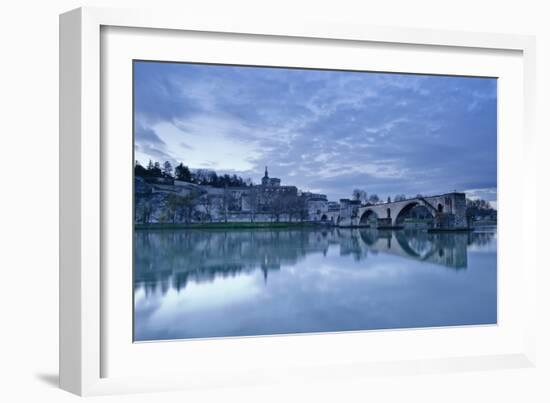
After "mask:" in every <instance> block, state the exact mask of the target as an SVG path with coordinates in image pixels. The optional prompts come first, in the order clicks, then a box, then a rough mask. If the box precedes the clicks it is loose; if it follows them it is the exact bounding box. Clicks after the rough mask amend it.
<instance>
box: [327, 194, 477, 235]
mask: <svg viewBox="0 0 550 403" xmlns="http://www.w3.org/2000/svg"><path fill="white" fill-rule="evenodd" d="M419 206H421V207H423V208H424V209H425V210H427V212H428V213H429V215H431V217H432V223H433V227H434V228H438V229H451V230H457V229H458V230H461V229H467V228H468V222H467V220H466V195H465V194H464V193H456V192H455V193H446V194H443V195H439V196H429V197H416V198H412V199H407V200H401V201H396V202H390V203H382V204H374V205H366V206H363V205H357V204H353V202H350V201H346V200H343V201H342V205H341V207H340V210H339V211H331V212H329V213H328V215H327V220H329V221H331V222H332V223H333V224H334V225H336V226H340V227H371V228H400V227H402V223H403V220H404V218H405V217H407V216H408V214H409V213H410V212H411V210H412V209H414V208H416V207H419Z"/></svg>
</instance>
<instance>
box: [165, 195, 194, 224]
mask: <svg viewBox="0 0 550 403" xmlns="http://www.w3.org/2000/svg"><path fill="white" fill-rule="evenodd" d="M196 199H197V194H196V193H193V192H191V193H189V194H188V195H186V196H180V195H177V194H175V193H170V194H169V195H168V197H167V198H166V207H167V208H168V211H169V213H170V217H171V219H172V222H173V223H175V222H179V221H182V220H183V221H184V222H185V223H186V224H188V223H190V222H191V217H192V213H193V210H194V209H195V206H196Z"/></svg>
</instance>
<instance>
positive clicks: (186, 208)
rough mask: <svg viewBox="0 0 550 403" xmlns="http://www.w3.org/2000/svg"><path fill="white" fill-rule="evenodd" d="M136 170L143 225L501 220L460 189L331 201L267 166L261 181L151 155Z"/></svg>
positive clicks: (406, 224)
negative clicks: (287, 181) (291, 182)
mask: <svg viewBox="0 0 550 403" xmlns="http://www.w3.org/2000/svg"><path fill="white" fill-rule="evenodd" d="M134 174H135V175H134V176H135V189H134V193H135V210H134V214H135V224H136V227H140V226H143V227H150V226H157V227H162V226H171V227H173V226H222V227H223V226H224V225H232V226H239V225H241V226H243V225H245V226H270V225H282V224H289V225H291V224H293V225H296V224H312V225H328V226H337V227H370V228H379V229H380V228H387V229H402V228H410V227H412V228H426V229H428V230H468V229H469V228H472V227H473V226H475V225H483V224H487V225H494V224H496V220H497V212H496V210H494V209H493V208H492V207H491V205H490V203H488V202H486V201H485V200H482V199H477V200H470V199H467V198H466V195H465V194H464V193H460V192H451V193H447V194H443V195H421V194H416V195H415V196H412V197H407V196H406V195H404V194H398V195H396V196H394V197H393V198H391V197H388V198H386V199H381V198H380V197H379V196H378V195H377V194H375V193H372V194H370V195H369V194H368V193H367V192H366V191H365V190H362V189H353V190H350V198H349V199H347V198H346V199H339V200H338V201H336V200H329V199H328V198H327V195H325V194H320V193H313V192H308V191H303V190H300V189H298V188H297V187H296V186H293V185H286V184H283V183H282V181H281V179H280V178H276V177H271V176H270V174H269V170H268V167H267V166H266V167H265V170H264V172H263V176H262V177H261V180H260V183H259V184H255V183H254V182H253V181H252V180H251V179H243V178H241V177H240V176H237V175H228V174H223V175H219V174H218V173H216V172H215V171H213V170H205V169H198V170H191V169H190V168H188V167H187V166H185V165H183V164H182V163H180V164H179V165H177V166H176V167H173V166H172V164H171V163H170V162H168V161H166V162H164V163H163V164H161V163H159V162H152V161H149V163H148V165H147V166H142V165H141V164H140V163H139V162H138V161H136V163H135V167H134Z"/></svg>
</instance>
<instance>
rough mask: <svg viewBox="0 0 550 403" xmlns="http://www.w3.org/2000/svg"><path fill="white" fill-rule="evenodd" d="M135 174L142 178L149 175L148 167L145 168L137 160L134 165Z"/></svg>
mask: <svg viewBox="0 0 550 403" xmlns="http://www.w3.org/2000/svg"><path fill="white" fill-rule="evenodd" d="M134 175H135V176H139V177H142V178H144V177H146V176H147V169H145V168H144V167H143V166H142V165H141V164H140V163H139V161H137V160H136V164H135V166H134Z"/></svg>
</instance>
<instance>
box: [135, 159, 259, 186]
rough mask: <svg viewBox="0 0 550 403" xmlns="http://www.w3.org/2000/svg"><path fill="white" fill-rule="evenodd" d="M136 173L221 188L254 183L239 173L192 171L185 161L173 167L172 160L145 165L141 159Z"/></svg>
mask: <svg viewBox="0 0 550 403" xmlns="http://www.w3.org/2000/svg"><path fill="white" fill-rule="evenodd" d="M134 174H135V176H139V177H142V178H165V179H175V180H179V181H184V182H190V183H194V184H197V185H208V186H213V187H219V188H223V187H226V186H227V187H243V186H252V185H253V183H252V180H250V179H243V178H241V177H240V176H237V175H228V174H224V175H218V174H217V173H216V171H213V170H210V169H197V170H193V171H191V170H190V169H189V167H187V166H185V165H183V163H180V164H179V165H177V166H176V167H173V166H172V164H171V163H170V161H165V162H164V163H163V164H162V165H161V163H160V162H153V161H151V160H149V163H148V164H147V167H144V166H143V165H141V164H140V163H139V161H136V162H135V167H134Z"/></svg>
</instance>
